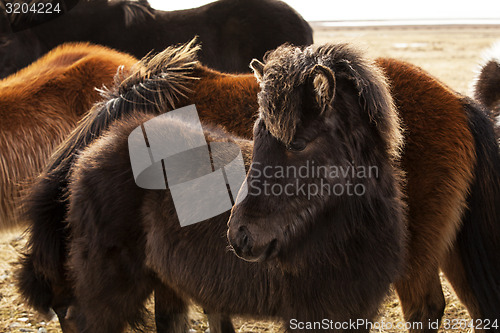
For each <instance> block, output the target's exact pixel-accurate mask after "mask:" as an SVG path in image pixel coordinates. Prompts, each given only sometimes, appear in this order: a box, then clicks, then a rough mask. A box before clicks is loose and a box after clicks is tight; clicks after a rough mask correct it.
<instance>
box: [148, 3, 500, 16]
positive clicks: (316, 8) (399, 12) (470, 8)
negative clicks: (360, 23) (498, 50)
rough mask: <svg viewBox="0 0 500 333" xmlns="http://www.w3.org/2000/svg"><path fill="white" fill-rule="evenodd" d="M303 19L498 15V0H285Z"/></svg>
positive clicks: (161, 6)
mask: <svg viewBox="0 0 500 333" xmlns="http://www.w3.org/2000/svg"><path fill="white" fill-rule="evenodd" d="M209 2H212V1H209V0H208V1H207V0H183V1H173V0H149V3H150V4H151V6H153V7H154V8H157V9H162V10H176V9H185V8H193V7H199V6H201V5H204V4H206V3H209ZM285 2H287V3H288V4H289V5H290V6H292V7H293V8H295V10H297V11H298V12H299V13H300V14H301V15H302V16H303V17H304V18H305V19H306V20H307V21H330V20H331V21H343V20H384V19H393V20H394V19H398V20H401V19H403V20H404V19H463V18H468V19H482V18H484V19H499V20H500V0H474V1H461V0H458V1H457V0H417V1H404V0H354V1H352V0H351V1H346V0H286V1H285Z"/></svg>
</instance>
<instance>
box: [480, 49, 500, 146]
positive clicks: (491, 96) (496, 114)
mask: <svg viewBox="0 0 500 333" xmlns="http://www.w3.org/2000/svg"><path fill="white" fill-rule="evenodd" d="M499 57H500V42H498V43H496V44H495V45H494V46H492V48H491V49H490V50H488V53H487V58H486V60H485V61H484V62H483V64H482V65H481V67H480V69H479V73H478V75H477V77H476V78H475V80H474V97H475V98H476V99H477V100H478V101H480V102H481V103H483V104H484V105H485V106H486V107H487V108H488V109H489V110H491V112H492V117H493V118H494V121H495V122H496V135H497V138H498V140H499V141H500V58H499Z"/></svg>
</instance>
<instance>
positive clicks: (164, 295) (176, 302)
mask: <svg viewBox="0 0 500 333" xmlns="http://www.w3.org/2000/svg"><path fill="white" fill-rule="evenodd" d="M187 310H188V309H187V305H186V303H185V302H184V301H183V300H182V298H180V297H179V296H178V295H177V294H176V293H175V292H174V291H173V290H172V289H170V288H168V287H166V286H165V285H158V286H156V287H155V321H156V332H158V333H184V332H185V331H186V328H187Z"/></svg>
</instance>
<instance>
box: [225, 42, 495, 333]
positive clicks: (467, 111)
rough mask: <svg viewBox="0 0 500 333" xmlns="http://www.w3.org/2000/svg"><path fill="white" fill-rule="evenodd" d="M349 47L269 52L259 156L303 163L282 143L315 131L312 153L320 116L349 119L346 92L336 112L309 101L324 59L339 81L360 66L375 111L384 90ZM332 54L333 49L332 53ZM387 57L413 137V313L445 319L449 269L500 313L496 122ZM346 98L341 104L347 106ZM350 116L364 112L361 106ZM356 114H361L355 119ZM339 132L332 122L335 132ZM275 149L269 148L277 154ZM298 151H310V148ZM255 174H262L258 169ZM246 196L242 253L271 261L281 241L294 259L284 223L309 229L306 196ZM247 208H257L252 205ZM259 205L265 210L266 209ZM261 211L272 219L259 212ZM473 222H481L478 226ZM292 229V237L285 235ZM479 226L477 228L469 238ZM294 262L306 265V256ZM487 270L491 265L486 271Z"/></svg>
mask: <svg viewBox="0 0 500 333" xmlns="http://www.w3.org/2000/svg"><path fill="white" fill-rule="evenodd" d="M325 50H326V51H325ZM330 50H331V51H330ZM342 52H343V50H342V46H340V47H335V46H331V49H330V47H328V46H320V47H317V48H316V49H315V48H305V49H303V50H302V49H300V48H294V47H281V48H279V49H277V50H276V51H274V52H272V53H270V54H269V55H268V58H267V59H266V63H265V65H259V66H255V67H254V70H255V71H256V72H257V73H256V77H257V78H258V79H260V80H261V81H262V82H261V87H262V91H261V92H260V93H259V105H260V115H261V117H260V123H261V124H260V125H259V126H258V127H256V130H255V134H256V135H257V136H256V137H255V140H256V141H255V145H256V146H257V145H258V146H260V147H262V148H259V149H257V150H255V151H254V160H255V159H256V157H257V161H258V162H262V161H266V162H264V165H266V164H272V165H274V164H275V163H278V164H279V163H297V161H296V158H298V157H295V158H293V159H292V157H290V156H294V154H292V153H290V154H287V155H286V156H288V157H287V158H285V157H280V156H281V154H282V153H281V152H280V150H282V149H285V148H286V147H288V148H289V149H291V150H292V151H293V150H294V149H293V147H294V143H296V142H297V141H299V142H300V140H302V141H304V139H303V138H305V141H306V143H304V142H302V143H301V146H302V147H304V146H305V147H306V149H304V148H301V149H300V150H302V149H304V153H303V154H304V155H305V156H310V155H308V154H311V151H314V149H317V148H314V147H317V146H318V145H320V142H321V140H320V139H318V138H316V136H318V137H321V134H318V133H322V132H321V131H322V130H321V128H322V126H325V125H323V124H322V123H321V122H319V123H318V120H316V119H320V120H321V118H322V117H331V118H332V120H329V121H330V122H331V123H329V122H328V121H325V123H326V124H327V125H326V126H335V124H337V123H340V122H341V121H342V120H340V119H338V118H341V115H339V113H341V111H339V110H335V108H337V109H338V108H340V110H341V109H342V103H345V102H344V101H343V99H340V100H337V99H336V98H332V99H333V103H332V104H331V105H332V106H331V107H332V108H333V111H324V110H325V107H322V110H323V111H321V112H319V116H318V115H317V114H316V115H315V113H314V112H313V111H311V106H309V104H306V103H307V95H305V96H306V97H303V96H304V93H303V90H300V89H307V84H308V83H307V82H308V81H307V80H308V75H312V74H310V73H313V71H314V68H316V67H314V66H326V68H328V69H329V70H330V71H331V74H330V75H332V76H334V78H335V79H330V80H329V81H330V82H332V83H333V82H335V81H336V83H335V84H336V85H337V86H339V81H340V80H344V81H345V77H346V75H347V76H348V77H349V74H346V70H345V68H348V70H347V73H349V71H350V72H352V73H354V74H351V76H352V77H351V78H350V79H351V80H352V81H353V84H354V85H355V86H357V87H358V89H360V91H361V92H360V104H361V105H365V107H367V105H368V109H369V106H370V101H371V100H370V99H368V100H367V98H366V97H365V96H364V93H365V94H367V95H370V94H372V96H374V95H375V94H376V90H374V89H373V87H369V86H368V85H367V84H366V83H365V82H363V81H362V80H359V79H358V77H357V76H360V77H364V76H365V75H364V74H363V73H364V72H363V70H364V69H363V65H362V64H363V63H362V62H360V60H359V58H356V53H349V52H347V55H343V54H342ZM325 54H327V55H329V57H326V58H325ZM377 65H378V66H380V68H381V69H382V70H383V72H384V73H385V75H386V76H387V78H388V82H389V85H390V87H391V92H392V95H393V97H394V102H395V104H396V107H397V109H398V111H399V116H400V118H401V125H402V127H403V134H404V142H405V143H404V149H403V155H402V156H401V167H402V169H403V171H404V172H405V174H406V179H407V184H406V187H405V194H406V197H407V204H408V214H409V216H408V227H409V244H408V257H407V269H406V270H405V273H404V275H403V276H402V277H401V278H399V279H398V280H396V281H395V285H396V289H397V291H398V294H399V296H400V299H401V303H402V306H403V309H404V312H405V317H406V319H407V320H408V321H412V322H420V323H423V325H424V328H423V331H427V332H430V331H434V330H433V329H431V328H430V327H427V323H428V321H429V320H432V321H435V320H439V319H440V318H441V316H442V313H443V310H444V306H445V303H444V297H443V293H442V289H441V284H440V280H439V275H438V273H439V268H440V267H441V268H443V270H444V271H445V273H446V274H447V275H448V276H449V278H450V281H451V282H452V283H453V285H454V287H455V288H456V290H457V293H458V294H459V296H460V298H461V299H462V300H463V301H464V302H465V304H466V305H467V307H468V308H469V310H470V312H471V314H472V315H473V316H474V318H483V319H484V318H489V319H491V320H493V319H497V316H498V311H497V310H492V309H498V307H499V302H500V298H499V296H500V295H499V294H498V292H496V291H495V290H496V289H495V288H498V286H497V285H496V284H497V283H498V282H495V281H497V280H498V274H499V273H500V270H499V267H498V264H497V263H496V262H497V261H496V259H494V258H495V256H494V255H492V254H491V253H498V251H499V249H498V244H499V241H498V234H497V233H496V232H492V231H491V230H494V229H495V230H497V229H498V228H500V221H499V219H500V212H499V211H498V205H496V204H494V203H493V202H495V201H498V200H499V199H500V192H499V187H500V183H499V176H500V175H499V174H498V173H499V167H500V164H499V159H498V149H497V148H495V146H494V145H492V144H493V142H494V140H493V135H492V128H493V126H492V123H491V122H490V121H488V120H487V119H486V118H485V116H484V114H483V112H482V111H481V110H480V109H479V107H478V106H477V105H475V104H473V103H471V102H470V101H469V100H467V99H465V98H463V97H462V96H460V95H458V94H457V93H455V92H453V91H452V90H450V89H449V88H448V87H446V86H445V85H443V84H441V83H440V82H439V81H437V80H436V79H435V78H433V77H431V76H430V75H428V74H427V73H425V72H424V71H423V70H421V69H420V68H418V67H416V66H412V65H410V64H407V63H404V62H401V61H397V60H393V59H378V60H377ZM323 72H325V71H323ZM356 73H357V74H356ZM312 82H314V81H312ZM324 82H325V81H324V80H323V83H322V84H324ZM302 87H305V88H302ZM365 89H366V90H365ZM315 91H316V93H318V91H325V89H324V87H323V88H321V89H319V90H318V89H316V90H315ZM339 91H342V90H339ZM337 95H338V93H336V94H335V96H337ZM375 96H376V97H375V98H373V100H375V101H380V100H381V95H375ZM301 103H302V104H301ZM339 103H340V105H341V106H338V104H339ZM384 108H385V109H386V110H389V108H388V107H387V106H385V107H384V106H383V105H382V106H381V109H384ZM313 109H314V108H313ZM345 109H346V110H349V108H345ZM351 109H352V108H351ZM373 109H375V110H376V109H377V108H376V107H375V108H373ZM327 110H328V108H327ZM311 112H312V114H313V115H312V116H311ZM368 112H369V111H368ZM374 114H375V115H376V113H372V114H371V119H372V120H373V121H374V123H375V124H377V126H378V127H380V128H382V129H383V128H384V126H386V125H385V124H384V123H383V122H382V123H381V122H380V121H379V120H378V119H377V118H376V117H375V116H373V115H374ZM349 117H355V116H353V115H352V114H351V115H350V116H349ZM311 118H312V119H313V120H311ZM327 119H329V118H327ZM350 121H351V122H355V121H356V120H355V118H353V119H351V120H350ZM332 124H333V125H332ZM313 125H314V126H313ZM348 126H349V125H345V126H344V127H348ZM318 129H319V130H318ZM266 131H267V132H266ZM358 131H361V128H359V126H351V127H350V130H349V131H348V134H347V136H352V140H354V139H357V140H359V136H360V134H359V133H358ZM332 132H334V130H332V129H330V130H328V131H327V133H332ZM384 132H388V131H382V133H384ZM266 133H267V134H266ZM388 133H390V132H388ZM269 134H270V135H272V136H273V137H274V138H275V140H278V141H281V143H282V145H281V148H278V147H279V146H276V147H275V146H274V144H272V143H271V142H272V140H270V139H269V138H268V135H269ZM313 138H314V139H313ZM346 140H349V139H346ZM261 141H262V142H261ZM308 141H311V144H310V146H311V147H309V145H307V142H308ZM337 141H338V140H337V139H335V138H333V139H332V138H330V139H328V140H324V142H325V145H329V146H330V147H332V142H337ZM396 142H397V141H396ZM313 143H314V144H313ZM268 145H269V147H268ZM358 145H359V143H358ZM375 146H376V145H373V147H375ZM271 147H273V148H271ZM308 149H309V150H308ZM331 149H333V148H331ZM372 149H373V148H369V149H367V151H370V150H372ZM261 151H262V152H265V151H267V153H261ZM308 151H309V153H308ZM266 154H268V155H269V157H268V158H269V159H268V160H266V158H267V156H266ZM297 154H298V155H297V156H302V155H301V153H300V152H299V153H297ZM323 154H324V153H323ZM313 156H316V155H313ZM319 156H323V155H319ZM304 158H305V157H304ZM359 159H361V158H359ZM354 160H355V161H357V159H354ZM492 165H493V166H492ZM483 173H484V175H483ZM482 177H485V178H487V179H490V182H489V184H488V183H486V184H485V183H483V180H482V179H483V178H482ZM249 179H252V178H251V174H249ZM474 198H482V199H480V200H485V201H486V202H488V203H487V204H486V206H485V208H484V209H483V211H484V212H485V213H484V216H483V212H482V211H481V210H480V208H479V207H478V206H476V205H478V204H479V202H480V200H476V199H474ZM246 201H247V203H246V204H242V205H241V207H239V208H238V206H236V207H235V208H234V209H233V218H234V221H233V222H234V227H231V222H230V229H229V230H230V231H229V236H230V241H231V242H232V244H233V245H234V246H235V249H236V252H237V253H239V254H240V255H242V256H243V257H244V258H247V259H252V258H260V259H259V260H261V258H262V257H259V254H260V252H261V251H262V250H256V249H264V250H265V249H266V248H267V250H265V251H267V252H266V253H267V254H268V255H269V251H270V249H271V248H273V249H274V252H271V253H272V255H271V257H272V256H274V255H276V256H278V258H280V256H281V257H284V258H286V251H285V250H281V247H283V246H285V247H286V244H288V242H289V240H287V237H288V238H289V237H292V236H293V233H291V232H280V231H279V230H280V229H281V230H288V229H291V230H292V231H295V232H298V231H296V230H297V229H304V228H305V225H307V219H306V222H304V221H302V222H300V218H299V223H296V222H294V220H296V218H295V216H297V215H299V216H300V212H295V211H294V209H298V208H297V207H300V204H298V203H288V202H287V201H285V203H284V206H283V207H281V208H276V207H277V205H278V201H277V200H273V201H270V199H269V198H266V199H263V200H260V201H258V199H256V200H254V201H251V200H250V199H249V197H247V199H246ZM490 202H491V203H490ZM244 203H245V202H244ZM311 205H312V206H313V207H314V206H315V205H313V204H312V202H311ZM479 205H480V204H479ZM288 206H290V208H289V207H288ZM287 209H290V211H287ZM316 209H317V208H316ZM247 210H248V211H250V212H252V213H247ZM311 210H312V211H313V212H314V210H315V208H311V207H308V211H309V212H310V211H311ZM255 211H259V212H261V213H259V214H256V213H254V212H255ZM267 211H269V212H279V213H278V215H277V216H276V217H275V218H271V222H270V221H269V219H270V218H269V214H271V213H269V214H267V213H266V212H267ZM261 214H264V215H265V216H266V218H259V216H261ZM289 215H290V216H289ZM472 216H476V218H474V217H472ZM480 216H483V218H480ZM302 219H303V218H302ZM474 220H475V221H474ZM289 221H292V222H289ZM462 224H464V226H463V227H462ZM471 228H472V229H473V228H477V230H475V231H472V230H471ZM483 228H484V229H483ZM488 230H489V231H488ZM282 233H285V234H286V235H287V237H285V238H284V239H282V237H283V236H280V235H281V234H282ZM299 234H300V233H299ZM472 234H473V235H474V236H467V235H472ZM291 235H292V236H291ZM271 240H273V242H276V241H277V244H278V245H276V243H275V244H274V246H271V245H273V244H272V242H271ZM270 242H271V243H270ZM280 243H284V244H285V245H280ZM249 244H250V245H249ZM478 244H482V245H481V246H479V245H478ZM483 246H484V248H487V249H488V250H477V251H476V249H475V247H478V248H479V249H482V248H483ZM373 251H376V249H373ZM276 252H277V253H276ZM264 258H266V257H264ZM282 260H283V259H282ZM292 262H293V265H297V262H296V261H293V260H292ZM475 262H478V265H477V269H475V268H474V263H475ZM481 272H484V276H482V273H481ZM481 279H482V280H481ZM480 281H482V282H480ZM484 281H488V282H484ZM495 311H497V312H495ZM415 331H418V330H415Z"/></svg>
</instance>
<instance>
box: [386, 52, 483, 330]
mask: <svg viewBox="0 0 500 333" xmlns="http://www.w3.org/2000/svg"><path fill="white" fill-rule="evenodd" d="M377 63H378V64H379V65H380V66H381V67H382V68H383V69H384V71H385V73H386V75H387V76H388V77H389V78H390V84H391V89H392V92H393V95H394V99H395V102H396V105H397V106H398V109H399V110H400V115H401V119H402V123H403V126H404V129H405V133H406V135H405V149H404V152H403V158H402V167H403V170H405V172H406V173H407V182H408V184H407V196H408V206H409V228H410V234H411V242H410V244H409V253H410V256H409V258H408V259H409V260H408V266H409V267H408V271H407V274H406V276H405V278H403V279H401V280H400V281H399V282H398V283H396V289H397V291H398V294H399V296H400V298H401V303H402V306H403V309H404V312H405V317H406V319H407V320H409V321H421V322H424V321H427V319H431V320H436V319H439V318H440V317H441V315H442V312H443V310H444V306H445V303H444V296H443V294H442V291H441V284H440V281H439V276H438V273H439V266H440V265H442V266H443V265H444V267H448V266H447V265H446V260H445V259H446V257H447V256H448V254H447V253H448V251H451V250H450V249H451V248H452V247H453V246H454V244H455V240H456V235H457V232H458V230H459V228H460V224H461V219H462V216H463V211H464V209H465V206H466V198H467V194H468V190H469V188H470V184H471V182H472V178H473V172H474V171H473V170H474V163H475V157H474V151H475V150H474V140H473V138H472V134H471V132H470V128H469V125H468V119H467V115H466V114H465V113H464V109H463V104H462V103H463V102H462V100H461V97H460V96H459V95H457V94H456V93H455V92H453V91H451V90H450V89H449V88H448V87H446V86H444V85H442V84H441V83H440V82H439V81H437V80H435V79H434V78H432V77H430V76H429V75H428V74H427V73H425V72H424V71H423V70H421V69H420V68H418V67H416V66H412V65H410V64H406V63H402V62H400V61H397V60H390V59H379V60H378V61H377ZM415 100H417V101H418V103H415ZM435 101H439V103H435ZM450 255H451V254H450ZM449 260H451V258H450V259H449ZM455 267H456V268H457V270H458V269H459V267H458V266H455ZM452 282H453V281H452ZM466 290H467V289H463V288H462V289H459V288H457V292H458V293H459V294H463V297H462V298H466V297H467V296H466V295H465V291H466ZM462 291H464V293H462ZM467 306H468V307H469V309H471V312H473V313H477V304H474V302H469V304H467Z"/></svg>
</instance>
